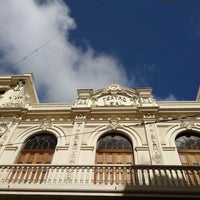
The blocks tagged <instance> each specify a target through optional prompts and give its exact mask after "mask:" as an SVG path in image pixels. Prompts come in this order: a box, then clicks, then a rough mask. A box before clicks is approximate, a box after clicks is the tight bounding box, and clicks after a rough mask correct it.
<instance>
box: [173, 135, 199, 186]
mask: <svg viewBox="0 0 200 200" xmlns="http://www.w3.org/2000/svg"><path fill="white" fill-rule="evenodd" d="M176 147H177V149H178V153H179V157H180V161H181V163H182V165H184V166H200V137H199V135H198V134H196V133H194V132H184V133H182V134H180V135H179V136H178V137H177V138H176ZM185 177H186V181H187V184H189V185H191V184H192V185H196V184H197V183H198V184H200V175H199V171H191V170H186V171H185Z"/></svg>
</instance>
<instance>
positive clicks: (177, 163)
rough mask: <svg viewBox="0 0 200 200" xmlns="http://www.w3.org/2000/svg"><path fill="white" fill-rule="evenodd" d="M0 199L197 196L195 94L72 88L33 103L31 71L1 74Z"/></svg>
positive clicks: (199, 149)
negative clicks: (71, 94) (73, 96)
mask: <svg viewBox="0 0 200 200" xmlns="http://www.w3.org/2000/svg"><path fill="white" fill-rule="evenodd" d="M0 95H1V96H0V113H1V114H0V197H1V198H2V199H22V198H29V199H39V198H41V197H42V198H48V199H73V198H74V199H83V198H86V197H87V198H91V199H98V198H99V199H102V198H104V199H110V198H113V197H115V198H119V199H129V198H133V197H134V198H136V199H137V198H138V199H148V198H152V197H154V198H161V197H162V198H180V197H185V198H188V199H190V198H199V197H200V168H199V166H200V94H199V93H198V94H197V98H196V100H194V101H157V100H155V99H154V97H153V95H152V89H151V88H137V89H129V88H124V87H121V86H119V85H116V84H112V85H110V86H108V87H107V88H103V89H100V90H97V91H93V90H92V89H78V98H77V100H76V101H75V102H73V103H72V104H64V103H62V104H61V103H59V104H55V103H54V104H53V103H52V104H51V103H39V101H38V97H37V93H36V90H35V87H34V79H33V75H32V74H22V75H13V76H0Z"/></svg>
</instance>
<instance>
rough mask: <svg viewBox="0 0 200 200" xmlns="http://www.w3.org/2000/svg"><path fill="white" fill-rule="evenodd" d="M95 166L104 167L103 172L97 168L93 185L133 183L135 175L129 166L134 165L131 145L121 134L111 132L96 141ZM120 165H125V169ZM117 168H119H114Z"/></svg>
mask: <svg viewBox="0 0 200 200" xmlns="http://www.w3.org/2000/svg"><path fill="white" fill-rule="evenodd" d="M96 164H102V165H105V166H104V167H105V170H104V168H98V169H97V170H96V171H95V176H94V182H95V183H96V182H99V183H103V182H104V183H108V182H110V183H119V182H121V183H122V184H134V183H135V179H136V175H135V172H134V170H133V169H132V168H131V166H130V165H133V164H134V159H133V147H132V143H131V141H130V140H129V139H128V138H127V137H125V136H124V135H122V134H119V133H115V132H112V133H110V134H107V135H104V136H103V137H101V138H100V139H99V140H98V142H97V150H96ZM120 165H121V166H123V165H127V167H121V166H120ZM106 166H109V167H106ZM118 166H119V168H116V167H118ZM128 166H130V168H129V167H128ZM118 173H119V174H120V175H119V174H118Z"/></svg>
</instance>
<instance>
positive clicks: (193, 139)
mask: <svg viewBox="0 0 200 200" xmlns="http://www.w3.org/2000/svg"><path fill="white" fill-rule="evenodd" d="M175 142H176V147H177V148H178V149H200V137H199V136H198V135H197V134H195V133H189V132H186V133H183V134H181V135H179V136H178V137H177V138H176V141H175Z"/></svg>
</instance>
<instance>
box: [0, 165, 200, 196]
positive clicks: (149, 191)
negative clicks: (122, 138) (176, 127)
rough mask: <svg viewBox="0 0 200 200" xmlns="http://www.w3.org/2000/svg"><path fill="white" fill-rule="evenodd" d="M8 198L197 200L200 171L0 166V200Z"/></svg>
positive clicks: (186, 168)
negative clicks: (166, 199)
mask: <svg viewBox="0 0 200 200" xmlns="http://www.w3.org/2000/svg"><path fill="white" fill-rule="evenodd" d="M8 194H25V195H28V194H32V195H33V194H34V195H40V194H43V195H49V194H51V195H73V196H74V195H75V196H76V195H77V196H112V195H114V196H130V197H131V196H141V195H144V194H145V195H150V196H155V195H156V194H159V195H161V196H163V197H169V195H172V197H191V196H190V195H192V197H200V167H199V166H172V165H169V166H166V165H165V166H154V165H135V166H131V165H84V166H83V165H20V164H17V165H16V164H15V165H0V196H2V195H8ZM15 199H16V196H15Z"/></svg>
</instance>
